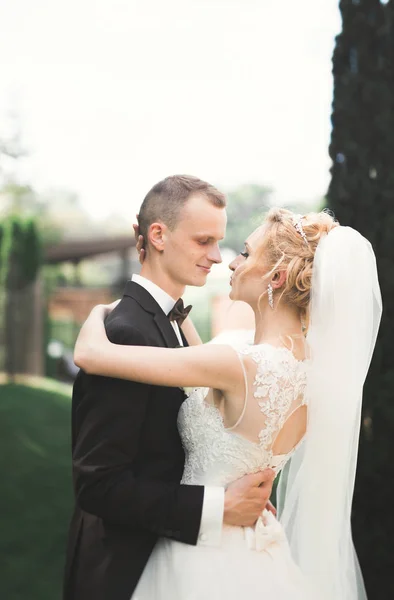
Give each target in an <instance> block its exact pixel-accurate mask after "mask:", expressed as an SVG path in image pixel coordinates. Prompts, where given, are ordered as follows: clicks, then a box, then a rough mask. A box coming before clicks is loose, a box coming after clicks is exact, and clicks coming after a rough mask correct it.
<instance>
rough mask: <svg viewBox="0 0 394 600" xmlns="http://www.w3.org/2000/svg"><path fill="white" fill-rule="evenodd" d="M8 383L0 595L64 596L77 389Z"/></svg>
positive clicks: (2, 406)
mask: <svg viewBox="0 0 394 600" xmlns="http://www.w3.org/2000/svg"><path fill="white" fill-rule="evenodd" d="M31 383H32V384H33V385H26V384H20V383H14V384H11V383H8V384H7V383H6V384H3V385H0V439H1V452H0V475H1V488H0V531H1V534H0V555H1V561H0V598H4V599H7V600H58V599H60V598H61V585H62V576H63V568H64V557H65V547H66V536H67V529H68V524H69V519H70V513H71V508H72V486H71V451H70V395H69V393H67V392H68V388H64V387H63V388H62V387H58V386H55V385H51V384H48V382H46V383H45V382H42V383H43V386H42V387H41V388H40V387H38V385H39V382H38V381H36V380H35V381H32V382H31Z"/></svg>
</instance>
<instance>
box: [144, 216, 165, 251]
mask: <svg viewBox="0 0 394 600" xmlns="http://www.w3.org/2000/svg"><path fill="white" fill-rule="evenodd" d="M166 230H167V226H166V225H164V223H152V225H150V226H149V229H148V241H149V243H150V244H151V245H152V246H153V247H154V248H155V250H157V251H158V252H163V250H164V242H165V233H166Z"/></svg>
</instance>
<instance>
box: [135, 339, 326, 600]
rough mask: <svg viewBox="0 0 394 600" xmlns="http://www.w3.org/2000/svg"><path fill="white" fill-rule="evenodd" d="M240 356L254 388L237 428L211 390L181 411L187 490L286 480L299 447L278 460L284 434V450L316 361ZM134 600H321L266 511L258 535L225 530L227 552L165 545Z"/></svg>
mask: <svg viewBox="0 0 394 600" xmlns="http://www.w3.org/2000/svg"><path fill="white" fill-rule="evenodd" d="M237 353H238V355H239V357H240V359H241V362H242V365H243V369H244V375H245V382H246V386H245V387H246V393H245V401H244V406H243V410H242V414H241V415H240V418H239V419H238V421H237V423H236V424H235V425H234V426H232V427H231V429H229V428H225V425H224V422H223V418H222V415H221V412H220V411H219V409H218V408H217V407H216V406H215V405H214V404H213V402H212V398H211V400H209V398H210V396H212V393H210V391H209V390H208V389H206V388H198V389H195V390H193V391H192V392H191V393H190V395H189V397H188V398H187V399H186V400H185V401H184V403H183V405H182V407H181V409H180V411H179V417H178V427H179V431H180V435H181V437H182V441H183V445H184V448H185V454H186V462H185V469H184V474H183V478H182V483H183V484H194V485H216V486H224V487H225V486H227V485H228V484H229V483H231V482H232V481H234V480H236V479H238V478H240V477H242V476H243V475H245V474H247V473H255V472H257V471H260V470H262V469H264V468H266V467H272V468H274V470H275V471H276V472H277V473H279V471H280V470H281V469H282V468H283V467H284V465H285V464H286V462H287V461H288V459H289V458H290V456H291V454H292V453H293V452H294V450H295V448H296V446H297V445H298V444H296V445H295V446H294V447H293V448H289V449H288V451H286V453H282V454H280V455H278V454H275V453H274V444H275V440H278V439H279V436H278V433H279V432H281V438H282V444H283V441H284V442H285V443H286V440H284V437H283V433H285V435H286V436H287V437H290V438H291V434H292V429H293V430H294V427H295V424H296V423H297V420H295V421H294V420H292V419H291V417H292V416H294V415H297V413H298V409H301V408H302V407H303V406H304V392H305V388H306V383H307V374H308V361H307V360H306V361H299V360H296V358H295V357H294V355H293V354H292V352H290V350H288V349H287V348H285V347H274V346H271V345H268V344H262V345H258V346H251V345H246V344H244V345H243V346H242V347H241V348H239V349H238V351H237ZM242 400H243V399H242ZM304 408H305V407H304ZM285 426H286V428H285ZM298 443H299V442H298ZM132 598H133V600H220V599H223V600H240V599H242V600H262V599H267V600H309V599H312V598H313V600H317V599H318V598H319V594H316V593H313V592H312V591H311V589H310V588H309V584H308V583H307V581H306V579H305V578H304V576H303V574H302V573H301V571H300V570H299V569H298V567H297V566H296V565H295V563H294V562H293V560H292V558H291V556H290V550H289V546H288V543H287V540H286V537H285V534H284V531H283V529H282V526H281V525H280V524H279V522H278V521H277V520H276V519H275V518H274V517H273V515H272V514H271V513H268V512H267V511H264V513H263V515H262V516H261V517H260V519H259V520H258V522H257V524H256V526H255V527H254V528H242V527H232V526H226V525H224V526H223V532H222V541H221V545H220V547H209V546H200V545H197V546H189V545H187V544H182V543H179V542H176V541H172V540H170V539H167V538H161V539H160V540H159V541H158V542H157V544H156V546H155V548H154V550H153V552H152V554H151V557H150V559H149V561H148V564H147V566H146V568H145V570H144V572H143V574H142V576H141V579H140V581H139V583H138V586H137V588H136V590H135V592H134V594H133V597H132Z"/></svg>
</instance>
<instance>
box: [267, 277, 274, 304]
mask: <svg viewBox="0 0 394 600" xmlns="http://www.w3.org/2000/svg"><path fill="white" fill-rule="evenodd" d="M268 304H269V305H270V307H271V308H272V309H273V308H274V293H273V289H272V285H271V284H270V283H269V284H268Z"/></svg>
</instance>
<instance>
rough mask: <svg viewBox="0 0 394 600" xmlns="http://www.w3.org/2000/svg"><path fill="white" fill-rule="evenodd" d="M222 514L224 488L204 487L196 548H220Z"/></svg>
mask: <svg viewBox="0 0 394 600" xmlns="http://www.w3.org/2000/svg"><path fill="white" fill-rule="evenodd" d="M223 513H224V488H222V487H213V486H205V488H204V502H203V506H202V515H201V524H200V531H199V534H198V542H197V545H198V546H220V542H221V539H222V527H223Z"/></svg>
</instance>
